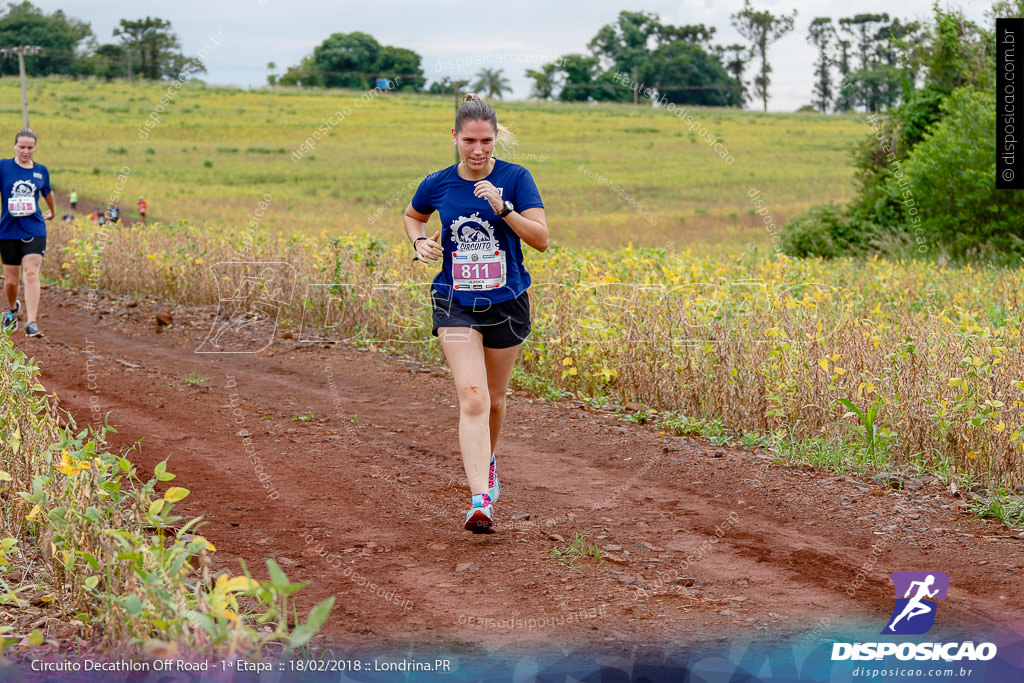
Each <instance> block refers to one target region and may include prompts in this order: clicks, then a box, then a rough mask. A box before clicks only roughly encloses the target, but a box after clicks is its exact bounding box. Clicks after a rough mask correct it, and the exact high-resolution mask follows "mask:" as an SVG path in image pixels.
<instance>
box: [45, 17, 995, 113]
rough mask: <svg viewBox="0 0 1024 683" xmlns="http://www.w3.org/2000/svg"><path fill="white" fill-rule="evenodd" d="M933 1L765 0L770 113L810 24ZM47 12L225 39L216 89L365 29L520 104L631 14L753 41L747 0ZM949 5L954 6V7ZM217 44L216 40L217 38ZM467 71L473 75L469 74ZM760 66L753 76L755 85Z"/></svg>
mask: <svg viewBox="0 0 1024 683" xmlns="http://www.w3.org/2000/svg"><path fill="white" fill-rule="evenodd" d="M932 1H933V0H904V2H901V3H900V8H899V9H895V3H893V2H892V1H891V0H888V1H886V0H847V1H845V2H843V1H840V0H778V1H777V2H775V1H772V0H768V1H764V0H756V1H755V2H754V5H755V7H759V8H760V7H766V8H769V9H771V10H772V11H773V12H776V13H778V12H780V11H785V12H791V11H792V10H793V9H796V10H797V12H798V13H797V18H796V27H795V29H794V30H793V32H792V33H790V34H788V35H787V36H785V37H784V38H782V39H780V40H779V41H778V42H777V43H775V44H774V45H773V46H772V47H771V48H770V49H769V53H768V55H769V62H770V63H771V65H772V69H773V73H772V76H771V77H772V85H771V87H770V90H769V94H770V98H771V99H769V101H768V108H769V110H772V111H793V110H795V109H797V108H799V107H800V106H801V105H804V104H808V103H809V102H810V101H811V82H812V78H813V70H814V67H813V62H814V59H815V53H814V50H813V48H812V47H811V46H810V45H809V44H808V42H807V26H808V25H809V24H810V22H811V20H812V19H814V18H815V17H821V16H824V17H832V19H833V20H835V19H838V18H839V17H849V16H853V15H854V14H860V13H865V12H890V13H891V14H893V15H894V16H898V17H900V18H901V19H903V20H909V19H922V20H927V19H929V18H930V17H931V5H932ZM33 4H34V5H36V6H37V7H41V8H42V9H43V10H45V11H46V12H47V13H49V12H52V11H54V10H56V9H62V10H64V13H65V14H67V15H68V16H71V17H75V18H77V19H81V20H83V21H87V22H89V23H90V24H91V25H92V29H93V33H95V34H96V37H97V39H98V40H99V41H100V42H116V40H117V39H115V38H112V37H111V32H112V31H113V29H114V27H115V26H117V24H118V21H119V20H120V19H122V18H125V19H140V18H143V17H145V16H147V15H149V16H154V17H161V18H163V19H168V20H170V22H171V24H172V28H173V30H174V31H175V32H176V33H177V34H178V36H179V37H180V38H181V42H182V48H183V52H184V53H185V54H186V55H189V56H191V55H194V54H196V53H197V52H198V51H199V50H200V49H201V48H202V47H203V46H204V45H207V44H211V45H212V42H211V40H210V37H211V36H214V35H216V34H218V32H220V33H221V34H222V35H223V40H222V41H220V43H219V45H217V46H216V47H215V48H214V49H211V50H210V51H209V52H208V57H207V60H206V67H207V70H208V73H207V74H206V76H205V80H206V81H207V82H208V83H211V84H218V85H237V86H240V87H259V86H262V85H265V84H266V82H267V80H266V79H267V74H268V71H267V68H266V67H267V63H268V62H275V63H276V64H277V66H278V70H277V72H278V73H283V72H284V70H285V68H287V67H288V66H291V65H293V64H297V63H298V62H299V60H301V59H302V58H303V57H304V56H306V55H308V54H311V53H312V51H313V48H314V47H316V46H317V45H319V44H320V43H321V42H323V40H324V39H325V38H327V37H328V36H329V35H331V34H332V33H339V32H340V33H348V32H351V31H364V32H366V33H369V34H370V35H372V36H374V37H375V38H376V39H377V40H378V41H380V42H381V43H382V44H384V45H394V46H396V47H405V48H409V49H412V50H415V51H416V52H418V53H419V54H420V55H422V56H423V72H424V75H425V76H426V77H427V79H428V81H434V80H438V79H440V78H442V77H444V76H453V77H461V78H472V77H473V75H474V74H476V72H477V71H479V70H480V67H481V66H492V67H495V68H502V69H504V71H505V76H506V77H507V78H508V79H509V81H510V82H511V84H512V88H513V92H512V95H511V97H512V98H516V99H525V98H526V97H528V96H529V94H530V84H531V81H530V80H529V79H527V78H526V76H525V75H524V72H525V70H526V69H528V68H536V67H537V65H539V64H541V63H543V62H545V61H549V60H552V59H554V58H556V57H558V56H559V55H563V54H568V53H571V52H586V51H587V49H586V46H587V43H588V42H589V41H590V39H591V38H592V37H593V36H594V34H595V33H596V32H597V30H598V29H599V28H600V27H601V26H603V25H604V24H608V23H612V22H614V21H615V18H616V17H617V16H618V13H619V12H620V11H622V10H631V11H639V10H644V11H648V12H653V13H655V14H657V15H659V16H660V17H661V19H662V21H664V22H667V23H670V24H701V23H702V24H705V25H707V26H713V27H715V28H716V29H718V32H717V33H716V35H715V41H714V42H716V43H718V44H721V45H728V44H730V43H736V42H744V41H743V39H742V38H741V37H740V36H739V34H737V33H736V31H735V29H733V28H732V26H731V24H730V23H729V16H730V15H732V14H734V13H735V12H737V11H738V10H739V9H741V8H742V7H743V0H721V1H718V0H716V1H714V2H712V0H681V1H675V2H672V1H669V0H647V1H645V2H636V1H634V0H590V1H588V2H581V1H579V0H577V1H573V2H570V1H569V0H509V1H507V2H495V1H494V0H485V1H478V2H469V1H467V0H427V2H422V1H420V0H375V1H374V2H366V1H361V2H335V3H328V2H310V1H308V0H221V1H219V2H217V1H215V0H175V1H174V2H166V0H164V1H161V2H156V1H154V0H137V1H136V2H134V3H131V4H130V5H128V4H126V3H124V2H123V1H122V0H116V1H115V0H56V1H51V0H33ZM942 5H943V6H950V3H949V2H948V1H944V2H942ZM952 6H955V7H960V8H962V9H963V10H964V12H965V13H966V14H967V16H968V18H970V19H973V20H974V21H977V22H979V23H980V22H983V21H984V14H985V10H986V9H987V8H989V7H990V6H991V2H989V1H984V2H982V1H979V0H963V1H962V2H954V3H952ZM213 42H216V41H213ZM459 65H464V66H461V67H460V66H459ZM755 69H756V66H754V67H748V70H747V74H746V75H747V77H749V76H751V75H752V73H753V71H754V70H755Z"/></svg>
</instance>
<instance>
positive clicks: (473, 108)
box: [455, 92, 519, 151]
mask: <svg viewBox="0 0 1024 683" xmlns="http://www.w3.org/2000/svg"><path fill="white" fill-rule="evenodd" d="M466 121H485V122H488V123H490V124H491V125H492V126H494V132H495V140H496V141H497V143H498V144H499V145H501V148H502V150H505V151H511V150H514V149H515V148H516V146H517V145H518V144H519V141H518V140H517V139H516V136H515V134H514V133H512V131H510V130H509V129H508V128H506V127H505V126H503V125H501V124H500V123H498V115H497V113H495V111H494V107H492V106H491V105H489V104H487V103H486V102H484V101H483V100H482V99H480V98H479V97H478V96H477V94H476V93H473V92H471V93H467V94H466V98H465V99H464V100H463V101H462V104H460V105H459V110H458V111H457V112H456V113H455V134H456V135H458V134H459V133H460V132H461V131H462V125H463V124H464V123H465V122H466Z"/></svg>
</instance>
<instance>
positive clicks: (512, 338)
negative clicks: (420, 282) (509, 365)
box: [430, 291, 532, 349]
mask: <svg viewBox="0 0 1024 683" xmlns="http://www.w3.org/2000/svg"><path fill="white" fill-rule="evenodd" d="M430 298H431V301H432V304H433V318H434V320H433V330H432V333H433V335H434V336H435V337H436V336H437V329H438V328H439V327H470V328H472V329H474V330H477V331H478V332H480V334H482V335H483V336H484V346H486V347H487V348H489V349H507V348H509V347H510V346H516V345H518V344H522V343H523V342H524V341H526V338H527V337H528V336H530V330H531V329H532V327H531V325H530V295H529V294H528V293H527V292H523V293H522V294H520V295H519V296H518V297H516V298H515V299H512V300H511V301H503V302H501V303H500V304H492V303H489V302H485V301H483V300H481V304H480V305H478V306H462V305H460V304H458V303H456V302H455V301H454V300H451V299H446V298H445V297H444V296H442V295H441V294H438V293H437V292H435V291H431V293H430Z"/></svg>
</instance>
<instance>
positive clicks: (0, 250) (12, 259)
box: [0, 237, 46, 266]
mask: <svg viewBox="0 0 1024 683" xmlns="http://www.w3.org/2000/svg"><path fill="white" fill-rule="evenodd" d="M28 254H39V255H40V256H45V255H46V237H26V238H25V239H14V240H0V261H2V262H3V264H4V265H5V266H20V265H21V259H23V258H25V256H27V255H28Z"/></svg>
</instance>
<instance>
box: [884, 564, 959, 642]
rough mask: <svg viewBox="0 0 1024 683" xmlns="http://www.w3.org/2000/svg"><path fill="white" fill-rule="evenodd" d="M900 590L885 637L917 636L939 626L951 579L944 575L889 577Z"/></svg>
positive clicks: (906, 573)
mask: <svg viewBox="0 0 1024 683" xmlns="http://www.w3.org/2000/svg"><path fill="white" fill-rule="evenodd" d="M889 578H890V579H892V582H893V587H894V588H895V589H896V604H895V605H894V606H893V610H892V617H891V618H890V620H889V624H888V625H887V626H886V627H885V628H884V629H883V630H882V633H883V634H902V635H917V634H921V633H927V632H928V631H929V630H931V628H932V626H933V625H934V624H935V614H936V612H937V611H938V606H939V604H938V603H939V601H940V600H945V599H946V593H947V592H948V591H949V577H948V576H947V575H946V574H944V573H942V572H935V571H931V572H894V573H892V574H890V575H889Z"/></svg>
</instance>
